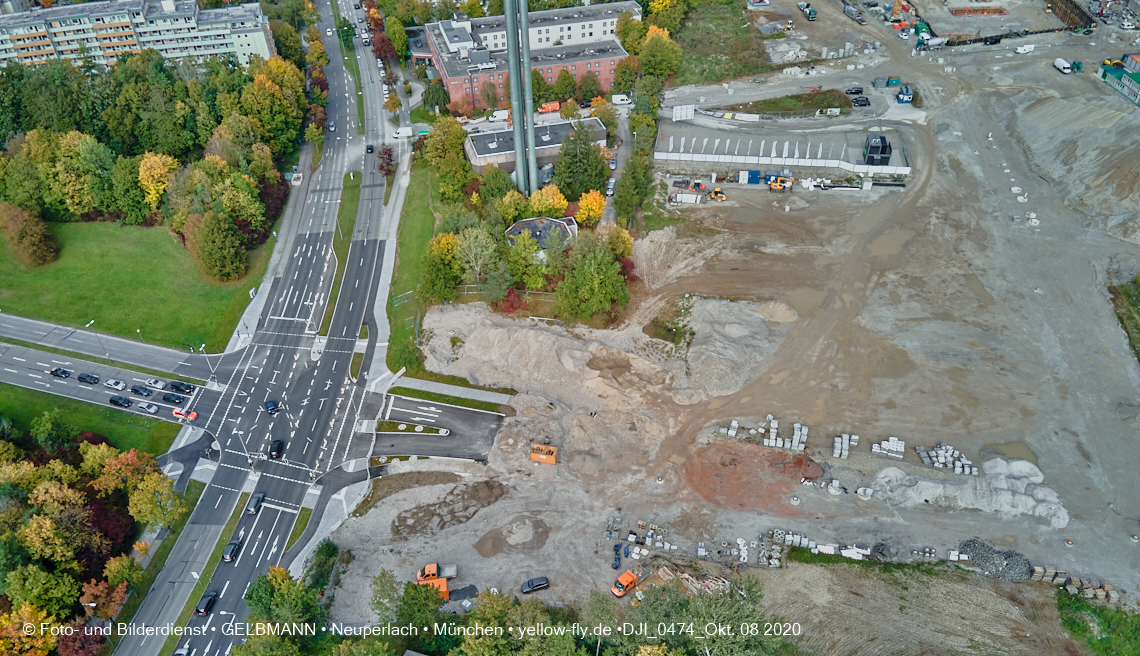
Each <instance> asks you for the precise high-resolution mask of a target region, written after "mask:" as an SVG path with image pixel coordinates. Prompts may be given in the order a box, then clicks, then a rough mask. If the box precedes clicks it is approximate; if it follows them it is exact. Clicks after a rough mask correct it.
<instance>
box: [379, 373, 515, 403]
mask: <svg viewBox="0 0 1140 656" xmlns="http://www.w3.org/2000/svg"><path fill="white" fill-rule="evenodd" d="M394 387H410V388H411V389H414V390H420V391H421V392H434V393H435V394H446V395H447V396H458V397H460V398H463V399H474V400H475V401H486V402H488V403H498V404H500V405H506V404H507V403H510V401H511V395H510V394H503V393H502V392H488V391H487V390H480V389H472V388H470V387H460V386H458V385H448V384H447V383H437V382H435V381H431V380H420V379H419V378H404V377H400V378H399V379H397V380H396V383H395V385H394Z"/></svg>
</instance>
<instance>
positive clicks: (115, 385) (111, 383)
mask: <svg viewBox="0 0 1140 656" xmlns="http://www.w3.org/2000/svg"><path fill="white" fill-rule="evenodd" d="M103 387H110V388H111V389H113V390H119V391H122V390H125V389H127V384H126V383H124V382H123V381H121V380H115V379H114V378H108V379H107V380H106V381H104V382H103Z"/></svg>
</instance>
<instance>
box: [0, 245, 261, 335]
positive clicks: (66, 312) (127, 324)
mask: <svg viewBox="0 0 1140 656" xmlns="http://www.w3.org/2000/svg"><path fill="white" fill-rule="evenodd" d="M48 225H49V227H50V228H51V231H52V234H53V235H54V236H55V238H56V241H57V242H58V243H59V244H60V246H61V248H60V254H59V259H58V260H57V261H55V262H53V263H52V264H49V265H47V266H45V267H40V268H36V269H27V268H24V267H23V266H22V265H21V264H19V263H18V261H17V260H16V258H12V257H8V256H7V255H8V253H7V250H4V251H3V253H4V254H3V256H0V308H3V311H4V312H6V313H9V314H15V315H18V316H22V317H29V318H32V319H41V320H44V321H50V322H53V323H60V324H64V325H68V326H75V327H80V326H83V325H84V324H86V323H87V322H88V321H91V320H94V321H95V325H94V326H93V328H94V329H95V330H98V331H99V332H101V333H109V334H112V335H119V336H122V337H127V338H130V339H137V338H138V335H139V333H136V332H135V330H136V329H138V330H141V331H142V339H143V341H146V342H149V343H151V344H160V345H162V346H171V347H175V348H188V347H189V346H190V345H193V346H194V347H195V348H197V347H198V345H199V344H202V343H203V342H205V343H206V345H207V348H208V349H211V350H220V347H224V346H225V344H226V342H227V341H228V340H229V338H230V335H231V334H232V333H233V331H234V327H235V326H237V323H238V320H239V319H240V318H241V313H242V312H243V311H244V310H245V308H246V306H247V305H249V300H250V299H249V293H248V292H249V288H250V287H253V286H257V285H259V284H260V283H261V277H262V275H264V273H265V267H266V265H267V264H268V263H269V254H270V252H271V251H272V249H273V241H274V240H273V239H270V240H269V241H268V242H266V244H264V245H263V246H261V247H259V248H257V249H255V250H254V251H252V252H251V253H250V262H249V263H250V267H249V272H248V273H247V274H246V276H245V277H244V278H242V279H241V280H238V281H236V282H231V283H226V284H223V285H220V284H216V283H213V282H210V281H209V280H207V279H206V278H204V277H202V275H201V274H199V273H198V270H197V268H196V267H195V266H194V263H193V262H192V261H191V260H190V254H189V253H188V252H187V251H186V249H185V248H183V247H182V245H181V244H179V243H178V240H177V239H176V238H175V237H174V235H172V234H171V233H170V231H169V230H167V229H165V228H161V227H159V228H139V227H126V226H120V225H118V224H115V223H49V224H48ZM0 248H3V249H7V245H4V246H2V247H0ZM219 345H220V347H219Z"/></svg>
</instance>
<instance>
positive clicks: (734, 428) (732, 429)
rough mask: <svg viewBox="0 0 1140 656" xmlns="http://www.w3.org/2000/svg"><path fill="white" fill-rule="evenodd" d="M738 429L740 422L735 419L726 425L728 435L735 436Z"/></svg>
mask: <svg viewBox="0 0 1140 656" xmlns="http://www.w3.org/2000/svg"><path fill="white" fill-rule="evenodd" d="M739 429H740V422H739V421H736V420H735V419H733V420H732V422H731V423H729V425H728V436H729V437H736V431H737V430H739Z"/></svg>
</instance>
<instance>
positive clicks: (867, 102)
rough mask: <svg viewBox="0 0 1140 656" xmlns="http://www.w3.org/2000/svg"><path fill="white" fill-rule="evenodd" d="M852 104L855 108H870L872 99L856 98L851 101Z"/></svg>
mask: <svg viewBox="0 0 1140 656" xmlns="http://www.w3.org/2000/svg"><path fill="white" fill-rule="evenodd" d="M851 104H852V105H854V106H855V107H870V106H871V99H870V98H868V97H866V96H856V97H854V98H852V99H851Z"/></svg>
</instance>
